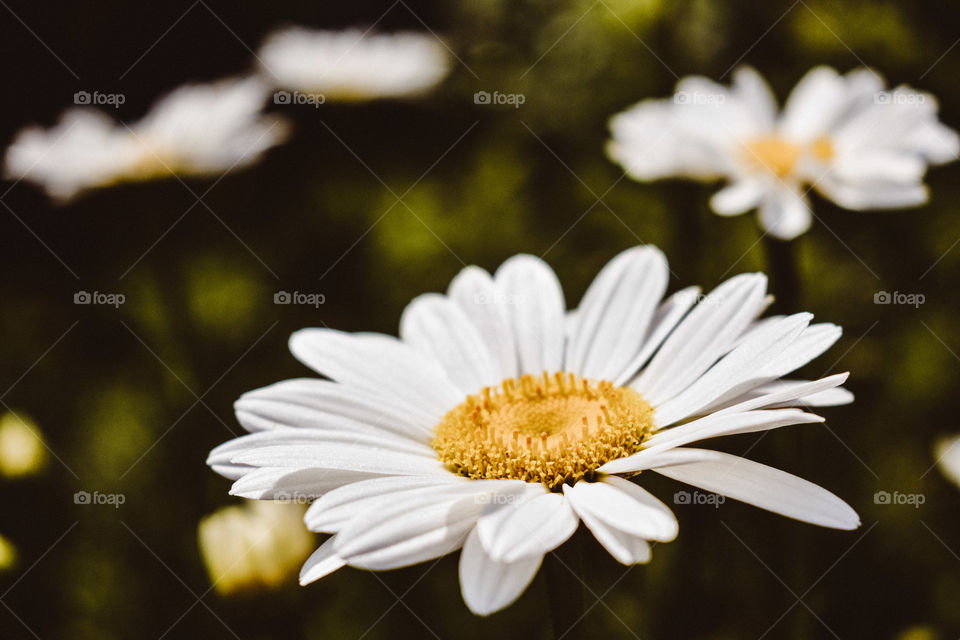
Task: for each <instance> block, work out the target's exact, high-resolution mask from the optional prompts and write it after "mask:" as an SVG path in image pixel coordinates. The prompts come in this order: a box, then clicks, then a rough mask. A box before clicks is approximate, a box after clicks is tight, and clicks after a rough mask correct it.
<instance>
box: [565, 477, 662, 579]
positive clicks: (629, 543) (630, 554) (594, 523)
mask: <svg viewBox="0 0 960 640" xmlns="http://www.w3.org/2000/svg"><path fill="white" fill-rule="evenodd" d="M570 489H571V487H570V486H569V485H564V486H563V493H564V495H565V496H567V497H568V498H569V496H570V493H571V491H570ZM572 506H573V508H574V509H575V510H576V511H577V513H578V514H579V516H580V518H581V519H582V520H583V524H585V525H587V528H588V529H590V532H591V533H593V535H594V537H595V538H596V539H597V541H598V542H599V543H600V544H602V545H603V547H604V548H605V549H606V550H607V551H608V552H609V553H610V555H612V556H613V557H614V559H615V560H616V561H617V562H619V563H621V564H626V565H631V564H639V563H644V562H649V561H650V545H649V544H647V541H646V540H644V539H643V538H641V537H637V536H634V535H632V534H629V533H626V532H624V531H620V530H619V529H617V528H616V527H613V526H611V525H609V524H607V523H606V522H604V521H603V520H601V519H600V518H597V517H596V516H594V515H593V513H592V512H591V511H588V510H583V511H581V510H580V509H579V508H578V507H577V505H576V504H575V503H572Z"/></svg>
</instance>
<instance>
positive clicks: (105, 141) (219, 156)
mask: <svg viewBox="0 0 960 640" xmlns="http://www.w3.org/2000/svg"><path fill="white" fill-rule="evenodd" d="M267 93H268V89H267V87H266V86H265V85H264V84H263V83H262V82H261V81H260V80H259V79H255V78H246V79H230V80H222V81H219V82H215V83H211V84H196V85H186V86H183V87H180V88H179V89H176V90H175V91H173V92H171V93H170V94H168V95H167V96H165V97H163V98H162V99H160V100H159V101H158V102H157V103H156V104H155V105H154V106H153V107H152V108H151V110H150V111H149V113H147V114H146V116H144V117H143V118H142V119H141V120H139V121H138V122H135V123H133V124H131V125H129V126H125V125H123V124H121V123H118V122H115V121H114V120H113V119H112V118H110V117H109V116H107V115H105V114H103V113H101V112H99V111H96V110H94V109H90V108H74V109H70V110H68V111H67V112H65V113H64V114H63V115H62V116H61V118H60V122H59V123H58V124H57V125H56V126H55V127H53V128H52V129H49V130H43V129H41V128H39V127H29V128H27V129H24V130H23V131H21V132H20V133H19V134H18V135H17V137H16V139H15V140H14V141H13V143H12V144H11V146H10V147H9V148H8V149H7V154H6V159H5V167H4V169H5V174H6V177H7V178H11V179H18V180H20V179H22V180H29V181H31V182H35V183H37V184H39V185H41V186H42V187H43V188H44V189H45V190H46V191H47V193H48V194H49V195H50V196H51V197H52V198H55V199H57V200H60V201H66V200H69V199H70V198H73V197H74V196H76V195H77V194H78V193H79V192H81V191H83V190H85V189H90V188H94V187H103V186H108V185H112V184H116V183H119V182H127V181H140V180H150V179H154V178H160V177H164V176H169V175H172V174H177V175H209V174H218V173H222V172H225V171H229V170H231V169H234V168H237V167H243V166H246V165H249V164H252V163H253V162H255V161H256V160H257V159H259V157H260V155H261V154H262V153H263V152H264V151H265V150H266V149H268V148H270V147H272V146H274V145H276V144H278V143H279V142H281V141H282V140H283V139H284V138H285V137H286V135H287V126H286V124H285V122H284V121H283V120H281V119H278V118H276V117H274V116H266V115H264V114H263V113H262V109H263V106H264V102H265V100H266V96H267Z"/></svg>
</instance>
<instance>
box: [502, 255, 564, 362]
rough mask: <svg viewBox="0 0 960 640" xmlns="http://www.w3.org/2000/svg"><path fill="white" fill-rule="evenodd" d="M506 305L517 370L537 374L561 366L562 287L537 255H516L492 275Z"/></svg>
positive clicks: (562, 338) (562, 330) (562, 335)
mask: <svg viewBox="0 0 960 640" xmlns="http://www.w3.org/2000/svg"><path fill="white" fill-rule="evenodd" d="M494 279H495V281H496V283H497V286H498V287H499V289H500V292H501V293H502V294H503V295H505V296H507V299H509V300H512V301H514V303H513V304H512V305H511V306H510V307H508V308H507V310H506V311H507V315H508V317H509V318H510V325H511V327H512V328H513V335H514V338H515V340H516V343H517V349H518V350H519V355H520V373H521V374H523V373H530V374H533V375H539V374H541V373H543V372H544V371H546V372H549V373H554V372H557V371H561V370H562V369H563V346H564V315H565V312H566V309H565V307H564V301H563V291H562V289H561V288H560V282H559V281H558V280H557V276H556V275H555V274H554V273H553V270H552V269H551V268H550V267H549V266H547V263H545V262H544V261H543V260H541V259H540V258H536V257H534V256H530V255H517V256H514V257H512V258H510V259H509V260H507V261H506V262H504V263H503V264H502V265H501V266H500V268H499V269H497V273H496V275H495V276H494Z"/></svg>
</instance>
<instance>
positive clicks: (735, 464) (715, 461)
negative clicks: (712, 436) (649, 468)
mask: <svg viewBox="0 0 960 640" xmlns="http://www.w3.org/2000/svg"><path fill="white" fill-rule="evenodd" d="M687 451H693V453H692V454H687V453H686V452H687ZM670 454H672V455H673V456H674V462H673V464H669V465H667V466H663V467H656V468H654V469H653V470H654V471H656V472H657V473H660V474H662V475H665V476H667V477H668V478H673V479H674V480H678V481H680V482H685V483H687V484H691V485H693V486H695V487H699V488H701V489H705V490H707V491H713V492H715V493H719V494H720V495H724V496H727V497H728V498H733V499H734V500H741V501H743V502H746V503H748V504H752V505H754V506H756V507H760V508H761V509H766V510H767V511H772V512H774V513H779V514H780V515H784V516H787V517H789V518H795V519H797V520H802V521H804V522H809V523H811V524H816V525H820V526H821V527H830V528H833V529H848V530H849V529H856V528H857V527H858V526H860V518H859V517H858V516H857V514H856V512H855V511H854V510H853V509H851V508H850V506H849V505H848V504H847V503H846V502H844V501H843V500H841V499H840V498H838V497H837V496H835V495H834V494H832V493H830V492H829V491H827V490H826V489H824V488H823V487H820V486H818V485H815V484H813V483H812V482H808V481H807V480H804V479H802V478H798V477H797V476H794V475H792V474H789V473H787V472H785V471H781V470H779V469H775V468H773V467H768V466H766V465H763V464H760V463H758V462H753V461H752V460H747V459H746V458H741V457H739V456H734V455H730V454H728V453H720V452H719V451H704V450H696V449H693V450H686V449H676V450H674V451H672V452H670ZM685 455H688V456H690V457H689V459H690V462H688V463H686V464H683V463H682V462H678V461H680V460H682V459H683V457H684V456H685Z"/></svg>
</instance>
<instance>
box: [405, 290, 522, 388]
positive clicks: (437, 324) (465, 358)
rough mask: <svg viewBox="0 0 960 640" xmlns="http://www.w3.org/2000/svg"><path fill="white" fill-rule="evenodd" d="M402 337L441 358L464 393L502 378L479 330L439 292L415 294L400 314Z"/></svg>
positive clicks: (492, 383)
mask: <svg viewBox="0 0 960 640" xmlns="http://www.w3.org/2000/svg"><path fill="white" fill-rule="evenodd" d="M400 337H401V338H402V339H403V341H404V342H405V343H407V344H409V345H412V346H413V347H414V348H415V349H417V350H418V351H420V352H421V353H424V354H426V355H428V356H430V357H431V358H432V359H434V360H436V361H437V362H439V363H440V366H441V367H443V370H444V371H445V372H446V374H447V377H448V378H449V379H450V381H451V382H453V383H454V384H455V385H457V387H458V388H459V389H460V391H461V392H462V393H464V394H468V395H469V394H473V393H478V392H479V391H480V390H481V389H483V388H484V387H489V386H493V385H496V384H497V383H499V382H500V381H501V380H502V379H503V378H502V377H501V375H500V372H499V371H498V367H497V366H496V364H495V362H494V359H493V355H492V354H491V353H490V349H488V348H487V345H486V343H485V342H484V340H483V338H482V337H481V336H480V333H479V332H478V331H477V330H476V329H475V328H474V326H473V324H472V323H471V322H470V319H469V318H468V317H467V314H466V313H465V312H464V311H463V309H461V308H460V307H459V306H458V305H457V304H456V303H455V302H454V301H452V300H450V299H449V298H446V297H444V296H441V295H438V294H426V295H422V296H419V297H417V298H414V300H413V301H412V302H411V303H410V304H409V305H407V308H406V309H405V310H404V312H403V315H402V316H401V318H400Z"/></svg>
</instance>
